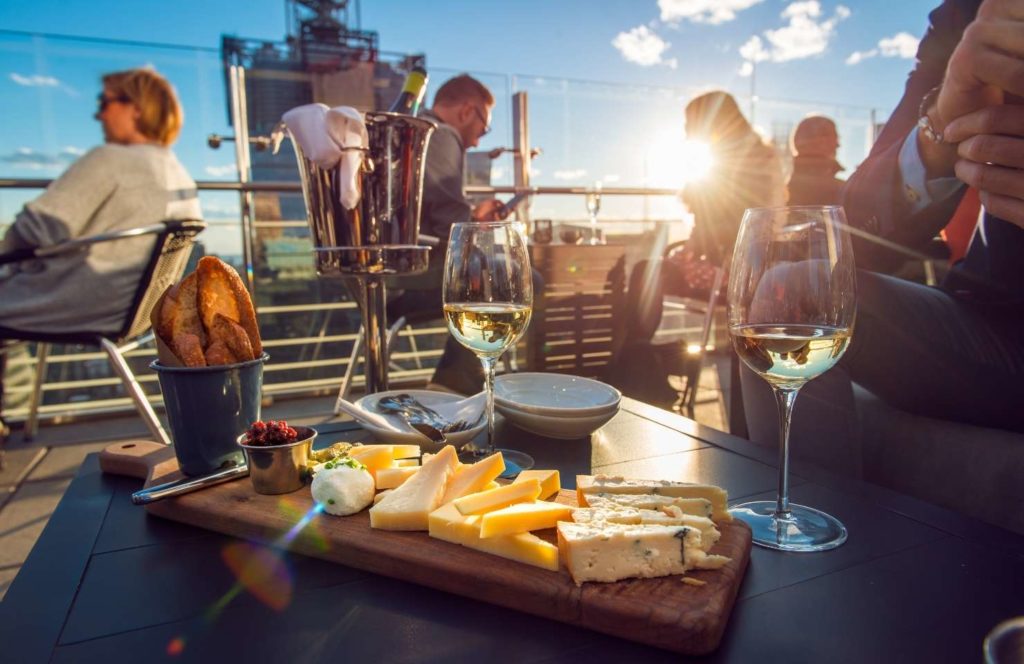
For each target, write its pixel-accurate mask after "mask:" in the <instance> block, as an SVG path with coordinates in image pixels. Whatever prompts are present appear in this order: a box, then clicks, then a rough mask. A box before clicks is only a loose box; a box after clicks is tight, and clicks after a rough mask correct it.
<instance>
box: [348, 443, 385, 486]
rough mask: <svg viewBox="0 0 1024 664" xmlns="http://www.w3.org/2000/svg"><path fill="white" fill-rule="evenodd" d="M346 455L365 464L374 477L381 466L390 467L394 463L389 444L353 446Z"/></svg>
mask: <svg viewBox="0 0 1024 664" xmlns="http://www.w3.org/2000/svg"><path fill="white" fill-rule="evenodd" d="M348 455H349V456H350V457H352V458H353V459H355V460H356V461H358V462H359V463H361V464H363V465H364V466H366V470H368V471H370V474H371V475H373V476H374V478H375V479H376V477H377V471H378V470H380V469H381V468H391V467H393V466H394V465H395V458H394V457H393V456H391V446H390V445H372V446H371V445H363V446H360V447H353V448H352V449H350V450H349V451H348Z"/></svg>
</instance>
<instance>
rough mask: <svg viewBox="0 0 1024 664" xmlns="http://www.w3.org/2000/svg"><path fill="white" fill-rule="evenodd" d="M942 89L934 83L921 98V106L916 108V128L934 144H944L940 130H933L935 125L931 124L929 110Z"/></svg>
mask: <svg viewBox="0 0 1024 664" xmlns="http://www.w3.org/2000/svg"><path fill="white" fill-rule="evenodd" d="M941 91H942V86H941V85H936V86H935V87H934V88H932V89H931V90H929V91H928V93H927V94H925V96H924V97H923V98H922V99H921V106H920V107H919V108H918V116H919V117H918V120H917V128H918V129H919V130H920V131H921V133H922V134H924V137H925V138H927V139H928V140H929V141H931V142H932V143H935V144H936V145H944V144H945V143H946V140H945V139H944V138H943V137H942V132H939V131H935V126H934V125H933V124H932V116H931V113H929V111H931V110H932V107H933V106H934V105H935V102H936V101H937V100H938V98H939V93H940V92H941Z"/></svg>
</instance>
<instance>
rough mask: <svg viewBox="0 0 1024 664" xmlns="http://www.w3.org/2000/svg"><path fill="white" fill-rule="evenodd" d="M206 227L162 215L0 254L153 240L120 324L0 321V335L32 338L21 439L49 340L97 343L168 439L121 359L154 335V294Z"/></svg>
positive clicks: (38, 255) (27, 256)
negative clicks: (31, 374) (19, 326)
mask: <svg viewBox="0 0 1024 664" xmlns="http://www.w3.org/2000/svg"><path fill="white" fill-rule="evenodd" d="M205 228H206V223H205V222H203V221H201V220H198V219H180V220H168V221H163V222H160V223H157V224H153V225H151V226H143V227H140V228H133V229H129V230H125V231H118V232H114V233H103V234H98V235H91V236H88V237H83V238H78V239H75V240H69V241H67V242H62V243H60V244H56V245H51V246H47V247H35V248H30V249H20V250H16V251H12V252H9V253H6V254H2V255H0V265H5V264H9V263H18V262H23V261H28V260H33V261H46V260H47V259H48V258H51V257H53V256H58V255H64V254H67V253H70V252H77V251H88V248H89V247H91V246H92V245H94V244H98V243H101V242H116V241H118V240H123V239H126V238H134V237H139V236H141V235H155V236H156V242H155V243H154V245H153V251H152V253H151V255H150V258H149V261H148V262H147V263H146V266H145V268H144V269H143V271H142V274H141V276H140V278H139V284H138V287H137V288H136V290H135V296H134V298H133V299H132V303H131V305H130V306H129V307H128V309H127V310H126V311H125V317H124V325H123V327H122V328H121V329H120V330H119V331H117V332H115V333H101V332H94V331H90V330H88V329H83V330H79V331H69V330H67V329H62V330H59V331H58V330H54V331H46V332H40V331H26V330H16V329H12V328H6V327H0V339H8V340H17V341H24V342H35V343H36V344H37V345H36V370H35V380H34V384H33V387H32V393H31V394H32V396H31V402H30V405H29V414H28V418H27V420H26V423H25V439H26V440H30V439H31V438H33V437H34V436H35V434H36V432H37V430H38V416H39V405H40V401H41V395H42V384H43V381H44V378H45V375H46V357H47V355H48V353H49V348H50V345H51V344H96V345H98V346H100V348H102V349H103V350H104V351H105V352H106V354H107V357H108V358H109V360H110V365H111V366H112V367H113V369H114V370H115V371H116V372H117V374H118V376H119V377H120V378H121V382H122V383H123V385H124V388H125V391H126V392H127V393H128V395H129V396H130V397H131V398H132V401H134V403H135V407H136V409H137V410H138V411H139V415H141V416H142V419H143V420H145V422H146V426H147V427H148V428H149V431H150V433H152V435H153V436H154V438H155V439H156V440H158V441H160V442H162V443H164V444H167V445H169V444H170V443H171V440H170V438H169V437H168V435H167V433H166V431H164V428H163V427H162V426H161V424H160V420H159V419H157V416H156V413H155V412H154V411H153V407H152V406H151V405H150V403H149V401H148V400H147V398H146V395H145V393H144V392H143V391H142V388H141V387H140V386H139V383H138V381H137V380H136V379H135V375H134V374H133V373H132V370H131V368H130V367H129V366H128V363H127V362H126V361H125V358H124V354H125V353H127V352H129V351H132V350H134V349H136V348H138V347H139V346H141V345H143V344H145V343H148V342H149V341H151V340H152V339H153V332H152V329H151V324H150V313H151V312H152V310H153V307H154V305H155V304H156V302H157V299H158V298H159V297H160V296H161V294H163V292H164V290H166V289H167V287H168V286H170V285H171V284H173V283H175V282H177V281H178V280H179V279H180V278H181V276H182V274H183V273H184V271H185V267H186V264H187V263H188V259H189V256H190V255H191V253H192V245H193V242H194V239H195V236H196V235H198V234H199V233H201V232H202V231H203V230H204V229H205Z"/></svg>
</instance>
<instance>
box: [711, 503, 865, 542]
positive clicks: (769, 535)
mask: <svg viewBox="0 0 1024 664" xmlns="http://www.w3.org/2000/svg"><path fill="white" fill-rule="evenodd" d="M777 508H778V503H776V502H775V501H774V500H758V501H754V502H750V503H743V504H742V505H736V506H735V507H733V508H732V509H730V510H729V512H730V513H731V514H732V515H733V517H734V518H737V519H739V520H740V521H743V522H744V523H746V524H747V525H748V526H750V530H751V531H753V535H754V544H757V545H758V546H763V547H765V548H768V549H776V550H778V551H794V552H814V551H828V550H829V549H834V548H836V547H837V546H839V545H841V544H842V543H843V542H845V541H846V526H844V525H843V524H842V523H840V522H839V520H838V519H836V518H835V517H833V516H829V515H828V514H825V513H824V512H821V511H819V510H816V509H814V508H813V507H805V506H803V505H793V504H790V506H789V517H788V518H785V519H780V518H777V517H776V516H775V510H776V509H777Z"/></svg>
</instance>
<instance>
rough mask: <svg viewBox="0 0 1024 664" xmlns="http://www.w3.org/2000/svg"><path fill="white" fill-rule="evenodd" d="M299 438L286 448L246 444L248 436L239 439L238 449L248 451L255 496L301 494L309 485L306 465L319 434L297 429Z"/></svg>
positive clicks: (310, 430) (306, 428) (246, 456)
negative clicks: (306, 484) (299, 491)
mask: <svg viewBox="0 0 1024 664" xmlns="http://www.w3.org/2000/svg"><path fill="white" fill-rule="evenodd" d="M295 430H296V431H297V432H298V434H299V437H298V439H297V440H296V441H295V442H294V443H288V444H287V445H246V444H245V434H244V433H243V434H242V435H241V436H239V437H238V446H239V447H241V448H242V449H243V450H244V451H245V458H246V461H248V463H249V477H250V478H252V488H253V489H255V490H256V493H262V494H265V495H269V496H274V495H277V494H280V493H291V492H292V491H298V490H299V489H301V488H302V487H303V485H304V484H305V483H306V478H305V472H306V462H307V461H308V460H309V452H310V450H311V449H312V447H313V441H314V440H316V431H313V430H312V429H310V428H309V427H295Z"/></svg>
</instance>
